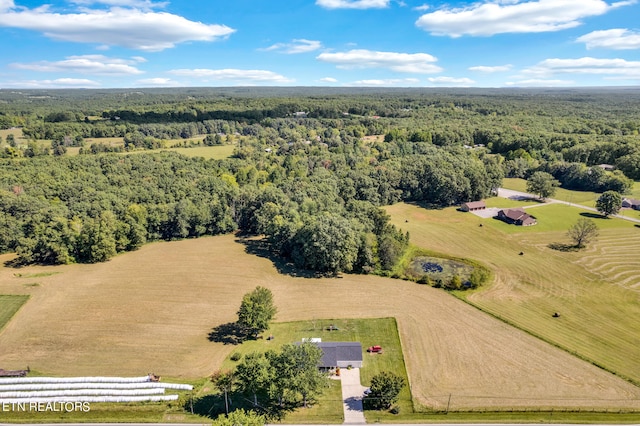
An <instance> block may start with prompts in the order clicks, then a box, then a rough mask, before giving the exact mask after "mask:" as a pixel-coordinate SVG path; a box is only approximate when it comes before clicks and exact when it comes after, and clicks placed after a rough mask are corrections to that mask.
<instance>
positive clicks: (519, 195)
mask: <svg viewBox="0 0 640 426" xmlns="http://www.w3.org/2000/svg"><path fill="white" fill-rule="evenodd" d="M498 197H502V198H509V199H512V200H522V199H528V198H534V199H537V198H538V197H536V196H535V195H533V194H528V193H526V192H520V191H513V190H511V189H505V188H498ZM545 203H546V204H550V203H558V204H565V205H567V206H571V207H577V208H579V209H583V210H587V211H590V212H594V213H598V210H597V209H595V208H593V207H587V206H583V205H582V204H575V203H570V202H568V201H562V200H556V199H554V198H547V199H546V201H545ZM540 205H543V204H540ZM531 207H537V206H531ZM531 207H528V208H531ZM611 217H615V218H617V219H623V220H628V221H630V222H635V223H640V219H634V218H632V217H627V216H623V215H619V214H616V215H612V216H611Z"/></svg>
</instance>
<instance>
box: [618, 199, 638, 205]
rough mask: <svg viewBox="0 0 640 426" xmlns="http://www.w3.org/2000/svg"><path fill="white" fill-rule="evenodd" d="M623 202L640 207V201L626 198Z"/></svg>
mask: <svg viewBox="0 0 640 426" xmlns="http://www.w3.org/2000/svg"><path fill="white" fill-rule="evenodd" d="M622 201H626V202H627V203H629V204H631V205H632V206H637V205H640V200H636V199H633V198H625V199H624V200H622Z"/></svg>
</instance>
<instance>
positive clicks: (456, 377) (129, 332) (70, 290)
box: [0, 205, 640, 410]
mask: <svg viewBox="0 0 640 426" xmlns="http://www.w3.org/2000/svg"><path fill="white" fill-rule="evenodd" d="M389 210H390V212H391V213H392V214H393V217H394V220H395V221H400V220H401V221H402V224H403V225H405V223H404V220H405V218H408V219H409V220H410V223H407V224H406V225H410V226H408V227H407V228H405V227H404V226H403V228H405V229H408V230H409V231H411V232H412V240H413V242H415V243H420V244H422V245H424V246H425V247H430V248H433V249H444V248H447V249H448V250H447V251H448V252H450V253H451V254H465V253H466V254H469V253H474V254H475V255H474V256H473V257H475V258H481V260H485V261H486V263H487V264H488V265H489V266H491V267H497V266H500V267H499V268H496V269H497V271H498V272H497V278H498V281H499V283H500V284H496V285H494V286H492V287H491V288H489V289H488V291H486V292H482V293H478V294H477V297H474V302H475V303H479V304H480V303H483V304H484V305H485V306H486V307H487V308H488V309H489V308H491V309H494V308H501V309H502V308H504V309H505V312H504V313H505V316H509V317H510V319H512V320H516V319H517V320H520V322H522V323H526V322H527V321H526V320H528V319H529V320H530V319H531V318H535V319H537V324H539V325H540V326H541V330H540V331H545V332H548V334H552V335H560V336H561V337H562V336H564V337H565V339H568V343H574V341H576V340H578V338H577V336H580V335H581V334H582V337H586V335H585V334H584V330H585V329H589V330H592V328H593V327H587V326H586V325H585V324H586V323H589V322H591V323H593V324H595V325H597V324H600V325H601V326H602V327H604V326H605V321H604V319H603V318H602V316H603V315H605V312H603V311H602V310H603V309H605V308H604V307H601V308H598V307H593V306H590V305H584V306H582V308H580V309H579V308H578V307H569V306H567V303H566V300H567V299H568V300H572V301H573V299H572V298H573V297H575V298H576V299H577V300H578V301H583V300H584V302H588V303H591V304H593V301H594V300H598V297H599V298H600V300H601V301H602V300H611V301H612V303H611V304H607V306H608V313H609V315H611V319H613V320H615V319H617V318H620V316H621V314H620V312H627V313H628V314H629V316H628V317H627V319H630V318H638V312H637V308H638V303H637V298H635V299H634V298H633V297H631V296H632V295H635V293H631V292H629V291H628V290H626V289H622V288H621V287H616V286H612V285H609V284H604V283H600V282H599V281H597V280H595V278H596V277H597V275H596V274H595V273H594V274H592V275H590V276H588V277H585V278H584V282H581V283H579V284H583V285H585V286H588V289H589V292H587V291H586V289H585V288H582V287H581V288H578V289H576V287H575V285H576V284H575V283H574V284H571V285H569V278H573V277H574V274H575V273H576V271H579V270H582V269H583V267H582V266H581V265H575V266H573V267H569V268H558V266H557V262H555V261H554V263H553V264H550V263H547V261H546V260H548V259H553V258H554V257H555V256H554V255H549V256H540V258H539V259H538V262H537V263H535V262H533V260H534V259H535V253H534V252H535V251H540V252H542V251H544V250H545V249H544V248H538V247H537V245H536V244H537V243H536V242H535V241H533V242H527V243H526V247H527V249H526V250H525V251H527V255H526V256H524V257H521V256H518V255H517V251H516V250H518V249H519V247H517V246H515V245H514V244H515V243H512V242H511V243H502V242H501V240H498V239H495V240H493V241H491V240H490V239H488V238H486V237H487V235H484V236H483V234H479V233H478V232H487V233H488V235H491V236H496V238H497V236H501V237H502V236H503V235H504V236H506V237H507V238H511V237H510V236H509V235H507V234H502V233H500V232H499V231H498V230H495V229H492V228H491V227H484V228H478V226H477V222H474V221H473V220H470V219H469V216H467V215H465V214H463V213H458V212H455V211H448V210H446V211H440V212H429V211H425V210H423V209H419V208H417V207H413V206H408V205H398V206H394V207H392V208H390V209H389ZM432 225H433V226H432ZM438 228H440V229H438ZM456 229H457V231H456ZM516 247H517V248H516ZM528 247H535V248H534V249H529V248H528ZM442 251H445V250H442ZM492 252H495V253H497V255H496V257H497V259H496V261H491V257H490V254H491V253H492ZM563 255H564V254H563ZM570 255H571V254H569V255H566V256H570ZM9 258H10V256H7V255H4V256H0V262H4V261H6V260H8V259H9ZM529 259H530V260H529ZM523 260H525V262H524V266H523V267H522V266H519V264H518V262H520V263H522V261H523ZM503 266H504V268H503ZM546 269H551V270H552V271H554V273H555V274H554V276H553V277H554V278H555V277H558V278H562V279H563V280H562V282H563V283H565V284H563V287H559V288H558V292H559V293H560V296H562V297H564V299H561V298H557V299H550V298H549V297H545V296H548V290H546V287H547V286H548V284H547V282H546V278H545V279H542V278H539V279H538V278H536V277H535V276H533V277H531V280H530V283H527V284H525V285H523V287H524V288H523V289H522V290H519V289H518V287H520V286H521V284H520V283H519V281H517V282H516V281H514V280H513V279H512V277H514V276H516V277H518V276H521V274H523V273H525V272H531V274H537V275H539V276H540V277H543V276H547V274H548V271H546ZM15 272H16V271H15V270H13V269H9V268H0V293H3V294H12V293H13V294H17V293H19V292H24V293H28V294H30V295H31V299H30V300H29V303H27V304H25V305H24V306H23V307H22V309H21V310H20V311H19V312H18V313H17V314H16V315H15V316H14V318H13V319H12V320H11V321H10V322H9V323H8V324H7V326H6V327H5V329H4V330H3V331H2V333H0V347H1V348H2V351H0V365H2V366H3V368H20V367H24V365H25V364H26V365H29V366H30V367H31V368H32V369H33V370H37V371H39V372H42V373H43V374H54V375H140V374H146V373H149V372H153V373H156V374H159V375H161V376H165V377H174V378H176V379H185V380H186V379H188V380H196V379H198V378H200V377H206V376H207V375H209V374H211V373H212V372H214V371H216V370H217V369H219V368H220V366H221V365H222V363H223V361H224V360H225V359H226V358H227V356H229V354H230V353H231V352H232V351H233V350H234V346H232V345H224V344H222V343H213V342H210V341H209V339H208V335H209V333H210V332H211V331H212V329H213V328H214V327H216V326H218V325H221V324H225V323H228V322H231V321H235V320H236V319H237V317H236V312H237V310H238V307H239V305H240V301H241V298H242V295H243V294H245V293H247V292H248V291H250V290H252V289H253V288H255V287H256V286H258V285H261V286H265V287H267V288H269V289H271V290H272V292H273V293H274V298H275V303H276V305H277V306H278V310H279V311H278V315H277V320H278V321H280V322H289V321H299V320H313V319H318V320H321V319H326V318H334V319H341V318H380V317H394V318H396V320H397V324H398V331H399V336H400V341H401V343H402V347H403V351H404V358H405V361H406V367H407V373H408V376H409V380H410V386H411V391H412V395H413V397H414V400H415V402H416V403H417V404H416V406H417V407H420V405H423V406H426V407H428V408H437V409H443V408H446V405H447V400H448V398H449V396H450V395H451V406H450V408H451V409H452V410H458V409H468V408H478V407H489V408H491V407H493V408H496V407H500V408H505V407H506V408H507V409H509V408H518V407H531V406H535V407H567V406H569V407H576V406H582V407H596V408H603V407H607V408H617V407H634V408H640V388H638V387H636V386H633V385H631V384H630V383H628V382H626V381H624V380H622V379H620V378H618V377H616V376H614V375H612V374H610V373H607V372H606V371H604V370H602V369H600V368H597V367H595V366H593V365H591V364H589V363H587V362H585V361H582V360H580V359H578V358H576V357H574V356H572V355H570V354H569V353H567V352H565V351H563V350H560V349H558V348H555V347H553V346H551V345H549V344H547V343H545V342H543V341H541V340H539V339H537V338H534V337H532V336H530V335H529V334H527V333H525V332H522V331H520V330H517V329H515V328H513V327H510V326H508V325H506V324H505V323H503V322H501V321H498V320H497V319H495V318H493V317H491V316H489V315H487V314H485V313H482V312H481V311H479V310H478V309H476V308H474V307H472V306H470V305H468V304H467V303H465V302H463V301H461V300H458V299H456V298H455V297H452V296H451V295H449V294H447V293H446V292H445V291H443V290H438V289H433V288H430V287H428V286H424V285H419V284H416V283H413V282H407V281H401V280H393V279H390V278H381V277H373V276H364V275H343V276H341V277H339V278H304V277H301V276H299V274H287V273H284V274H283V273H279V272H278V269H277V268H276V266H275V265H274V263H273V262H272V261H271V260H269V259H268V258H265V257H261V256H256V255H253V254H248V253H247V246H246V245H245V244H244V243H242V242H240V241H237V240H236V237H235V236H233V235H227V236H220V237H210V238H200V239H194V240H184V241H176V242H169V243H165V242H163V243H154V244H149V245H146V246H144V247H143V248H141V249H140V250H138V251H136V252H132V253H127V254H125V255H121V256H117V257H116V258H114V259H112V260H111V261H109V262H107V263H102V264H95V265H68V266H61V267H56V268H51V267H39V266H29V267H26V268H23V269H21V270H20V273H21V274H22V276H33V274H40V273H43V272H44V274H43V275H39V278H38V281H39V283H40V285H39V286H37V287H25V285H24V284H25V280H26V279H27V278H21V277H18V276H16V275H15ZM51 272H59V273H57V274H55V275H48V274H50V273H51ZM518 274H520V275H518ZM592 279H594V280H593V282H594V283H596V284H593V286H592ZM564 288H566V291H570V292H571V293H570V294H569V295H567V294H564V293H563V291H565V290H563V289H564ZM561 290H562V291H561ZM623 290H624V293H623ZM615 292H620V294H625V295H627V296H626V303H627V304H628V305H630V306H625V305H623V304H622V301H623V300H624V299H623V298H622V297H616V298H615V299H612V298H611V297H612V296H611V294H610V293H615ZM584 293H589V294H592V293H597V294H593V297H591V296H589V297H588V298H586V299H583V298H584V297H585V296H584ZM605 296H606V297H607V298H605ZM542 300H546V303H547V305H543V304H542ZM614 303H618V304H617V306H615V305H614ZM505 306H506V307H508V309H507V308H505ZM634 307H635V309H636V311H634V310H633V309H634ZM594 309H595V310H596V312H597V314H595V316H594V315H587V312H590V311H592V310H594ZM555 310H560V311H561V312H562V314H563V316H562V318H561V319H560V321H555V322H553V321H552V320H553V319H552V318H551V312H553V311H555ZM523 312H528V313H527V314H526V315H525V314H523ZM583 322H584V323H585V324H583ZM634 324H636V323H633V322H632V321H627V322H626V326H625V325H624V324H617V323H616V322H615V321H614V322H612V321H608V322H606V325H607V328H608V329H609V330H610V331H611V334H610V335H609V337H611V339H612V343H613V344H614V345H615V346H616V347H615V348H614V347H612V348H611V350H610V351H609V352H607V353H610V354H611V356H612V357H613V359H612V360H611V362H610V364H611V365H614V366H617V367H620V368H619V370H621V371H622V370H623V367H624V365H622V364H620V365H618V364H616V363H617V362H620V363H621V361H620V360H619V358H620V357H627V361H626V362H627V364H626V366H627V367H628V366H629V365H630V364H631V363H632V362H635V361H630V360H637V359H640V357H638V356H636V355H638V354H637V351H638V349H637V348H630V346H631V345H630V342H631V341H632V340H631V339H633V338H634V337H635V336H638V335H640V334H639V331H638V330H636V329H635V328H634V327H637V325H634ZM618 327H620V328H619V329H617V328H618ZM625 327H626V328H625ZM599 328H601V327H599ZM599 331H602V330H597V331H596V332H593V333H592V334H593V336H594V338H597V339H605V338H606V337H607V336H601V335H600V334H599ZM625 333H626V334H625ZM277 338H278V337H277V336H276V339H277ZM558 340H560V339H558ZM620 340H622V341H620ZM592 346H593V345H590V344H588V343H587V344H585V345H584V346H582V347H579V348H578V349H581V350H583V349H585V348H591V347H592ZM595 348H597V349H599V353H604V352H605V351H604V349H603V347H602V344H600V343H597V342H596V344H595ZM617 350H620V354H617V352H616V351H617ZM603 362H604V360H603ZM628 370H629V369H628V368H627V370H625V373H626V374H632V372H629V371H628ZM635 373H637V371H636V372H635Z"/></svg>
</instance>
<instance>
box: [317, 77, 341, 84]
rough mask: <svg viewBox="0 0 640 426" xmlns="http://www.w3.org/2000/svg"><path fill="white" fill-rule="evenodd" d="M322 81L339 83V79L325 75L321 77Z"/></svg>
mask: <svg viewBox="0 0 640 426" xmlns="http://www.w3.org/2000/svg"><path fill="white" fill-rule="evenodd" d="M320 81H321V82H323V83H337V82H338V80H337V79H335V78H333V77H324V78H321V79H320Z"/></svg>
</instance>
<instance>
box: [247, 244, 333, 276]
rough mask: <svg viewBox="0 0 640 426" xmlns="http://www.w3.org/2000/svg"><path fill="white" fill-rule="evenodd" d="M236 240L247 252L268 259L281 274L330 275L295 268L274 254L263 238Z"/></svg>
mask: <svg viewBox="0 0 640 426" xmlns="http://www.w3.org/2000/svg"><path fill="white" fill-rule="evenodd" d="M236 242H238V243H240V244H243V245H244V247H245V249H244V250H245V252H247V253H248V254H252V255H254V256H258V257H262V258H265V259H269V260H270V261H271V262H272V263H273V265H274V266H275V267H276V269H277V270H278V272H279V273H281V274H284V275H289V276H291V277H301V278H323V277H327V276H330V275H327V274H322V273H320V272H316V271H309V270H305V269H300V268H297V267H296V266H295V265H294V264H293V263H291V262H288V261H287V260H286V259H284V258H282V257H280V256H277V255H276V254H274V253H273V252H272V251H271V249H270V246H269V243H268V242H267V241H266V240H264V239H257V238H251V237H248V236H239V237H238V238H237V239H236Z"/></svg>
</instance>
